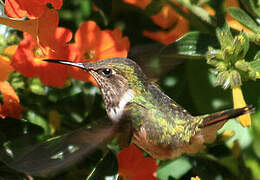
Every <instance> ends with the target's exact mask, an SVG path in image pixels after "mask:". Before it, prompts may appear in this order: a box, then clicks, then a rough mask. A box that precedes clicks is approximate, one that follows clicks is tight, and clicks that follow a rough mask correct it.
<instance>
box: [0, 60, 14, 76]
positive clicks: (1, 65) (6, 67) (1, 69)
mask: <svg viewBox="0 0 260 180" xmlns="http://www.w3.org/2000/svg"><path fill="white" fill-rule="evenodd" d="M10 63H11V62H10V59H9V58H8V57H5V56H0V81H5V80H6V79H7V77H8V75H9V74H10V73H11V72H13V71H14V68H13V67H12V66H11V65H10Z"/></svg>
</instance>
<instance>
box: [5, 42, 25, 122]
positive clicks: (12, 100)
mask: <svg viewBox="0 0 260 180" xmlns="http://www.w3.org/2000/svg"><path fill="white" fill-rule="evenodd" d="M16 47H17V46H16V45H14V46H10V47H8V48H6V49H5V50H4V52H3V54H4V55H5V56H3V55H1V56H0V92H1V94H2V96H3V105H2V104H1V103H0V117H1V118H5V117H6V116H10V117H13V118H17V119H21V111H22V109H23V108H22V106H21V105H20V104H19V102H20V100H19V97H18V96H17V95H16V93H15V91H14V89H13V88H12V86H11V85H10V84H9V83H8V82H7V81H5V80H6V79H7V77H8V75H9V74H10V73H11V72H13V70H14V69H13V67H12V66H11V65H10V58H9V56H12V55H13V54H14V52H15V50H16Z"/></svg>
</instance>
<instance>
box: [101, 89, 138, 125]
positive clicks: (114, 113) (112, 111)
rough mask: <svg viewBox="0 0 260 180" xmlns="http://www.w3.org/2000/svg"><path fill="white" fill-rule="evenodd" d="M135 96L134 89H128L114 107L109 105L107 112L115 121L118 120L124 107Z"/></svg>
mask: <svg viewBox="0 0 260 180" xmlns="http://www.w3.org/2000/svg"><path fill="white" fill-rule="evenodd" d="M134 96H135V92H134V91H133V90H132V89H128V90H127V91H126V92H125V93H124V94H123V95H122V96H121V98H120V100H119V103H118V104H117V105H115V106H113V107H107V108H106V109H107V114H108V116H109V117H110V119H111V120H112V121H114V122H118V121H119V120H120V118H121V117H122V115H123V113H124V108H125V106H126V104H127V103H129V102H130V101H131V100H132V99H133V98H134Z"/></svg>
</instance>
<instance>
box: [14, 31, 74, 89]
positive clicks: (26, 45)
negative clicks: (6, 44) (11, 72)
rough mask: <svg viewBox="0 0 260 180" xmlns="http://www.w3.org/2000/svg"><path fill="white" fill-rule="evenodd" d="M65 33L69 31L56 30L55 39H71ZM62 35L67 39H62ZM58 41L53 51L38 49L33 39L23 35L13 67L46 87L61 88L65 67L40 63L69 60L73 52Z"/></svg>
mask: <svg viewBox="0 0 260 180" xmlns="http://www.w3.org/2000/svg"><path fill="white" fill-rule="evenodd" d="M66 31H69V30H66V29H64V28H61V29H59V28H58V29H57V30H56V33H55V34H56V35H57V37H55V39H59V40H60V41H63V42H66V41H67V40H68V39H70V37H71V33H69V32H66ZM59 33H61V34H62V35H61V34H59ZM63 35H67V36H69V37H63ZM61 37H62V38H61ZM59 40H57V41H56V43H57V44H54V45H55V46H56V49H55V50H52V49H51V48H49V47H46V48H45V49H39V48H38V46H37V42H36V41H35V40H34V39H33V37H32V36H31V35H30V34H28V33H24V39H23V40H22V41H21V42H20V43H19V46H18V49H17V51H16V53H15V54H14V56H13V59H12V65H13V67H14V68H15V70H17V71H18V72H20V73H21V74H23V75H25V76H27V77H38V78H39V79H40V80H41V82H42V83H44V84H46V85H50V86H54V87H63V86H64V83H65V81H66V79H67V66H64V65H60V64H53V63H48V62H45V61H42V60H43V59H70V56H71V53H73V52H72V51H71V49H70V48H69V46H66V45H64V44H62V43H59Z"/></svg>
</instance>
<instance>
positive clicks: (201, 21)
mask: <svg viewBox="0 0 260 180" xmlns="http://www.w3.org/2000/svg"><path fill="white" fill-rule="evenodd" d="M164 1H165V2H166V3H167V4H169V5H170V6H171V7H172V8H173V9H174V10H175V11H176V12H177V13H178V14H180V15H181V16H183V17H184V18H186V19H188V20H189V22H190V23H191V25H192V26H193V27H196V28H197V29H199V30H200V31H202V32H207V33H210V32H212V30H213V29H214V28H215V25H216V22H215V20H214V18H212V17H211V16H210V15H209V13H208V12H207V11H206V10H205V9H203V8H201V7H200V6H197V5H193V4H191V3H190V1H182V0H176V2H178V3H180V4H181V5H183V6H185V7H186V8H188V9H189V12H188V13H187V12H185V11H184V10H183V8H182V7H181V6H180V5H177V4H175V3H173V2H172V1H171V0H164Z"/></svg>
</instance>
